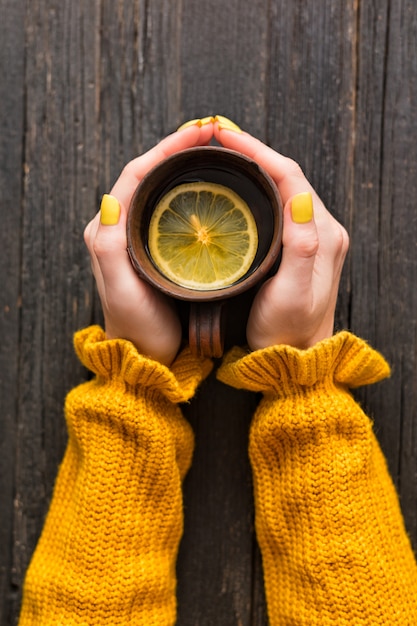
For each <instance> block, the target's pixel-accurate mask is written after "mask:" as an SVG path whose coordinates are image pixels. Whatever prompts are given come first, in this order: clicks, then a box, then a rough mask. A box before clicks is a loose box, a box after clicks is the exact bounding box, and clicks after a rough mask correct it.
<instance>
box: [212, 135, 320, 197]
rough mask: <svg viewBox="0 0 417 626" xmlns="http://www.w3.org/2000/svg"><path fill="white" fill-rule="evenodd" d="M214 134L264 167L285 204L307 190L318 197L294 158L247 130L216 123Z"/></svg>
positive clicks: (226, 146) (228, 145)
mask: <svg viewBox="0 0 417 626" xmlns="http://www.w3.org/2000/svg"><path fill="white" fill-rule="evenodd" d="M214 135H215V138H216V139H217V141H219V143H221V144H222V145H223V146H224V147H225V148H230V149H231V150H236V151H238V152H241V153H242V154H245V155H246V156H248V157H249V158H251V159H253V160H254V161H256V162H257V163H258V164H259V165H260V166H261V167H263V168H264V169H265V170H266V171H267V172H268V173H269V175H270V176H271V177H272V178H273V180H274V181H275V183H276V185H277V187H278V189H279V192H280V196H281V199H282V202H283V204H285V203H286V202H288V200H289V199H290V198H291V197H292V196H294V195H296V194H298V193H302V192H305V191H309V192H310V193H311V194H312V195H313V196H315V197H316V198H317V199H318V196H317V194H316V192H315V191H314V189H313V187H312V186H311V185H310V183H309V182H308V180H307V178H306V177H305V176H304V174H303V172H302V170H301V168H300V166H299V165H298V163H296V162H295V161H293V160H292V159H289V158H288V157H285V156H283V155H282V154H279V153H278V152H275V150H273V149H272V148H270V147H268V146H266V145H265V144H264V143H262V141H259V139H256V138H255V137H252V135H249V134H248V133H245V132H241V133H238V132H234V131H232V130H228V129H223V130H219V126H218V124H215V125H214ZM318 208H320V207H318ZM323 208H324V207H323Z"/></svg>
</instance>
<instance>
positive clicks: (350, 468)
mask: <svg viewBox="0 0 417 626" xmlns="http://www.w3.org/2000/svg"><path fill="white" fill-rule="evenodd" d="M388 374H389V368H388V365H387V364H386V362H385V361H384V359H383V358H382V357H381V356H380V355H379V354H378V353H377V352H375V351H374V350H372V349H371V348H370V347H369V346H368V345H367V344H366V343H365V342H363V341H361V340H360V339H358V338H356V337H354V336H353V335H350V334H349V333H347V332H343V333H340V334H338V335H336V336H335V337H333V338H331V339H329V340H326V341H323V342H321V343H320V344H318V345H316V346H315V347H313V348H311V349H309V350H305V351H303V350H297V349H295V348H291V347H288V346H278V347H272V348H268V349H266V350H262V351H259V352H254V353H252V354H249V355H246V356H245V355H244V353H243V352H242V351H239V350H234V351H232V353H231V354H229V356H228V357H227V358H226V360H225V363H224V365H223V367H222V368H221V370H220V371H219V372H218V377H219V378H220V379H221V380H223V382H225V383H227V384H230V385H233V386H235V387H238V388H243V389H250V390H252V391H261V392H263V394H264V398H263V400H262V402H261V403H260V406H259V408H258V410H257V413H256V415H255V417H254V419H253V422H252V425H251V430H250V441H249V454H250V460H251V464H252V469H253V476H254V488H255V506H256V531H257V537H258V541H259V545H260V548H261V552H262V560H263V568H264V578H265V588H266V595H267V604H268V616H269V621H270V624H271V626H278V625H280V626H281V625H284V624H285V625H286V626H289V625H291V626H294V625H297V626H307V625H308V626H319V625H320V626H327V625H329V626H330V625H332V626H334V625H336V624H337V626H345V625H346V626H348V625H349V626H360V625H363V626H364V625H365V624H366V625H367V626H375V625H382V624H384V625H387V626H394V625H399V624H401V625H402V626H412V625H414V624H417V566H416V562H415V560H414V556H413V552H412V550H411V546H410V542H409V539H408V537H407V535H406V532H405V529H404V524H403V519H402V516H401V512H400V508H399V505H398V499H397V495H396V492H395V490H394V487H393V484H392V481H391V479H390V476H389V474H388V470H387V466H386V462H385V459H384V457H383V455H382V452H381V450H380V448H379V445H378V443H377V440H376V438H375V436H374V434H373V431H372V424H371V422H370V420H369V419H368V418H367V417H366V415H365V414H364V413H363V412H362V410H361V408H360V407H359V406H358V404H356V403H355V401H354V400H353V398H352V396H351V394H350V393H349V391H348V388H349V387H351V388H353V387H357V386H359V385H365V384H370V383H373V382H376V381H377V380H380V379H381V378H384V377H385V376H387V375H388Z"/></svg>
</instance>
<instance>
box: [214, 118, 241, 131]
mask: <svg viewBox="0 0 417 626" xmlns="http://www.w3.org/2000/svg"><path fill="white" fill-rule="evenodd" d="M214 121H215V122H217V123H218V128H219V130H233V131H234V132H235V133H241V132H242V129H241V128H240V127H239V126H238V125H237V124H235V123H234V122H232V120H229V118H228V117H224V116H223V115H216V117H215V118H214Z"/></svg>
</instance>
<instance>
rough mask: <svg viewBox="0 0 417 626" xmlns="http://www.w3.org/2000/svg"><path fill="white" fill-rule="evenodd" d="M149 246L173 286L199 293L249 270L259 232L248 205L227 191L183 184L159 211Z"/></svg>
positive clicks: (164, 199)
mask: <svg viewBox="0 0 417 626" xmlns="http://www.w3.org/2000/svg"><path fill="white" fill-rule="evenodd" d="M148 245H149V252H150V255H151V258H152V260H153V262H154V263H155V265H156V266H157V267H158V269H159V271H160V272H162V274H164V275H165V276H166V277H167V278H169V279H170V280H172V281H173V282H175V283H177V284H178V285H180V286H183V287H188V288H190V289H197V290H200V291H205V290H212V289H221V288H224V287H228V286H230V285H232V284H234V283H235V282H237V281H238V280H239V279H240V278H242V277H243V276H244V275H245V274H246V273H247V271H248V270H249V268H250V266H251V265H252V262H253V260H254V258H255V255H256V251H257V248H258V231H257V228H256V222H255V219H254V217H253V214H252V212H251V210H250V209H249V207H248V205H247V204H246V202H245V201H244V200H243V199H242V198H241V197H240V196H239V195H238V194H237V193H235V192H234V191H232V190H231V189H229V188H228V187H225V186H224V185H219V184H217V183H210V182H193V183H184V184H181V185H178V186H177V187H174V188H173V189H171V190H170V191H169V192H168V193H167V194H165V195H164V196H163V197H162V199H161V200H160V201H159V202H158V204H157V206H156V207H155V210H154V212H153V214H152V217H151V220H150V224H149V237H148Z"/></svg>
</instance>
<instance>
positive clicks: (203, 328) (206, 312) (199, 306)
mask: <svg viewBox="0 0 417 626" xmlns="http://www.w3.org/2000/svg"><path fill="white" fill-rule="evenodd" d="M223 308H224V300H218V301H213V302H191V304H190V319H189V341H190V350H191V352H192V353H193V354H194V355H195V356H199V357H210V358H214V359H217V358H220V357H221V356H223V350H224V326H225V323H224V311H223Z"/></svg>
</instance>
